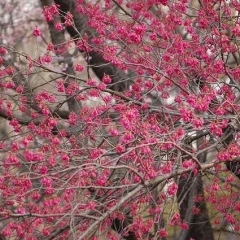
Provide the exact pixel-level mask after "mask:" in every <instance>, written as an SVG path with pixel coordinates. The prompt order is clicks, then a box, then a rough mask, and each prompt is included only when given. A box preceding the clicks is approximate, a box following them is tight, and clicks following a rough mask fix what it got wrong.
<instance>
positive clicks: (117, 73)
mask: <svg viewBox="0 0 240 240" xmlns="http://www.w3.org/2000/svg"><path fill="white" fill-rule="evenodd" d="M54 2H55V3H56V4H58V5H59V7H60V9H61V13H62V18H61V19H62V21H64V16H65V15H66V13H67V12H70V13H71V14H72V16H73V22H74V25H73V26H68V27H67V28H66V29H67V32H68V33H69V34H70V36H71V37H72V39H74V40H77V39H81V38H82V36H83V35H84V34H85V33H87V34H88V35H89V37H91V36H94V35H95V34H96V33H95V31H94V30H93V29H92V28H90V27H88V26H87V17H86V16H83V15H81V14H80V13H79V12H77V8H76V1H75V0H69V1H65V0H54ZM87 61H88V63H89V64H90V66H91V67H92V70H93V71H94V73H95V74H96V76H97V77H98V78H99V79H100V80H102V78H103V76H104V74H107V75H109V76H110V77H111V79H112V82H113V84H111V86H110V88H111V89H113V90H115V91H124V90H126V89H127V88H128V85H129V81H130V78H129V76H128V75H127V74H126V73H125V72H124V71H122V70H120V69H118V68H117V67H116V66H114V65H113V64H112V63H109V62H107V61H106V60H104V58H103V57H102V55H101V54H100V53H98V52H96V51H91V52H89V53H88V56H87Z"/></svg>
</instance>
